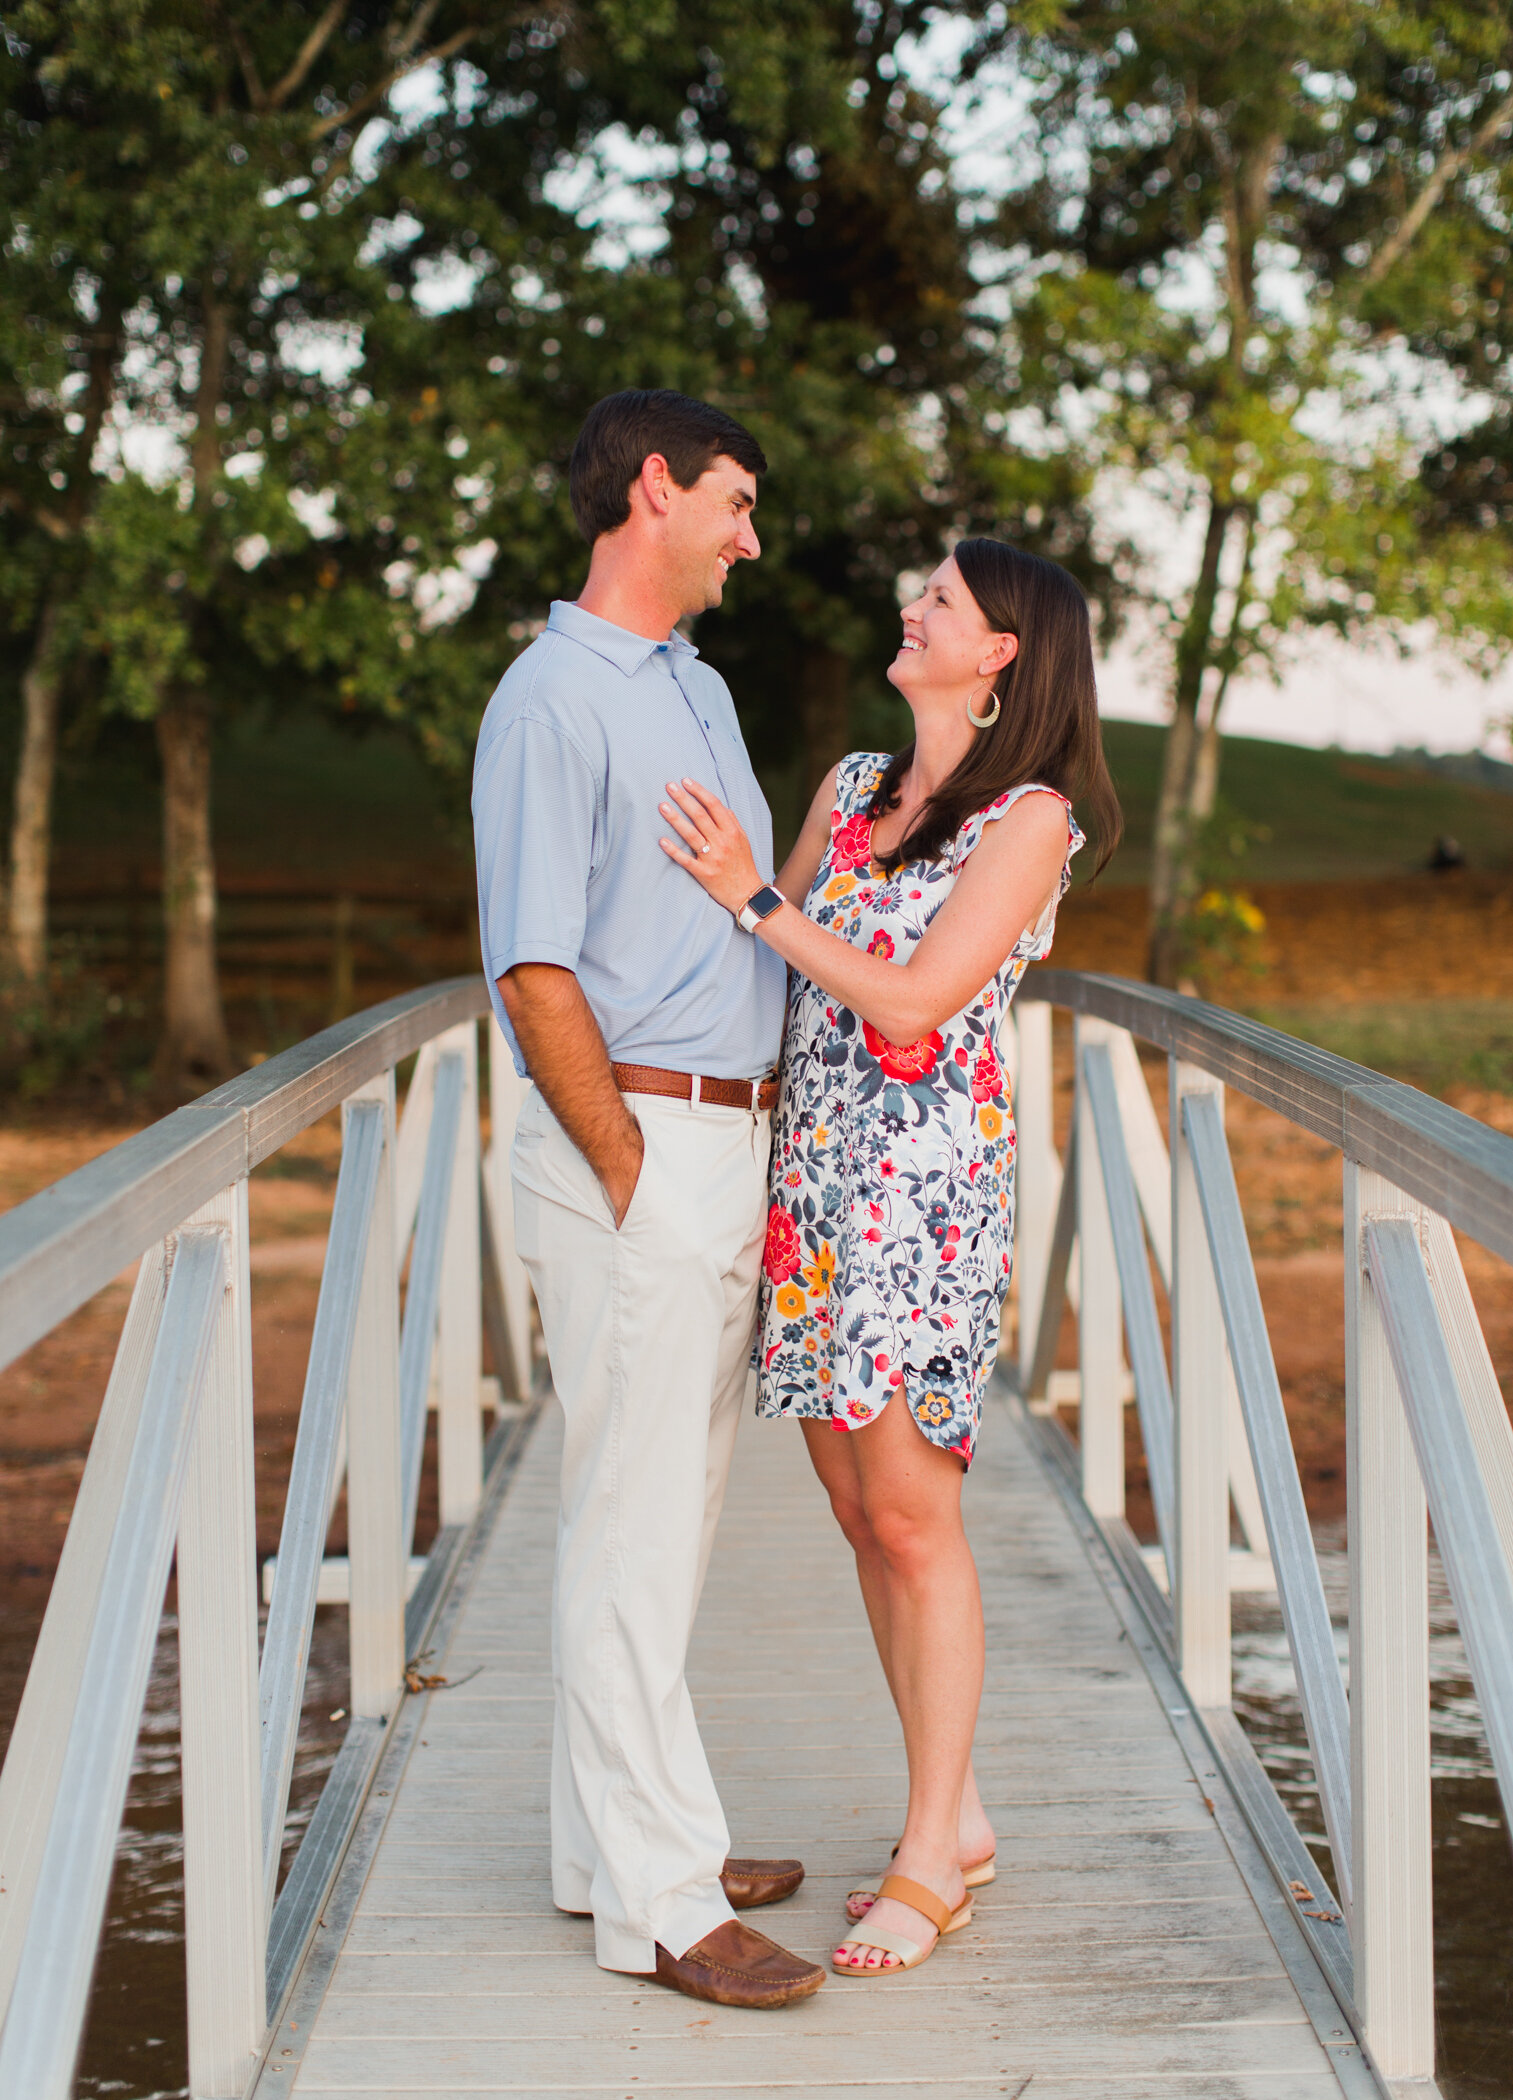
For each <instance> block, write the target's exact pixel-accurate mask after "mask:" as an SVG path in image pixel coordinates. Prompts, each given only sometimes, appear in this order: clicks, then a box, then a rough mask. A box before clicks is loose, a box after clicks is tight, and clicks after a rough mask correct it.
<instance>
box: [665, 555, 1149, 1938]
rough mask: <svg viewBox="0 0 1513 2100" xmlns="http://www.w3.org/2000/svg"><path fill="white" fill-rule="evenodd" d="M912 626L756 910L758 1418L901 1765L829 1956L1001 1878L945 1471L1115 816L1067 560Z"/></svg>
mask: <svg viewBox="0 0 1513 2100" xmlns="http://www.w3.org/2000/svg"><path fill="white" fill-rule="evenodd" d="M902 618H903V640H902V644H901V646H900V648H899V652H898V655H897V657H896V658H895V659H894V662H893V664H892V666H891V668H890V670H889V672H888V677H889V679H890V680H891V681H892V683H893V684H894V685H895V686H896V687H897V688H898V690H899V692H900V693H901V694H902V695H903V697H904V699H905V700H906V701H907V702H908V704H909V708H910V711H911V712H912V714H913V717H914V741H913V742H912V743H911V744H910V745H908V746H907V747H906V748H905V749H904V750H902V751H900V752H899V753H898V754H897V755H896V756H895V757H893V758H891V759H890V758H889V757H888V756H887V754H886V753H883V754H877V753H871V752H858V753H854V754H853V755H852V756H851V757H849V758H846V759H843V760H842V761H841V763H840V764H839V765H838V766H837V767H836V768H835V769H834V771H833V772H832V773H831V774H830V775H829V776H828V777H827V779H826V780H825V782H824V783H823V785H822V786H821V788H820V791H819V793H818V794H817V795H816V796H815V799H814V803H813V805H812V807H811V808H810V811H809V815H808V817H807V818H806V820H805V823H804V827H803V830H802V832H801V833H800V835H799V839H798V843H797V844H796V845H795V847H794V849H793V851H792V853H791V854H790V855H789V857H788V859H787V861H786V863H785V864H784V866H783V868H782V870H781V872H780V874H779V876H778V883H777V887H778V890H780V891H781V892H782V893H783V898H784V900H785V901H783V902H781V903H780V904H777V905H776V906H775V908H771V909H769V911H768V916H766V917H762V918H760V920H759V922H758V923H756V928H755V931H756V937H757V938H759V939H761V940H764V941H766V942H768V943H769V944H770V945H771V946H772V947H773V948H774V949H775V950H776V951H777V953H778V954H779V955H781V956H783V958H784V959H785V960H786V961H787V962H788V964H789V965H790V968H791V972H792V976H791V984H790V995H789V1009H788V1022H787V1030H786V1035H785V1041H784V1053H783V1078H782V1094H781V1098H780V1100H779V1104H778V1111H777V1118H776V1122H775V1125H774V1129H773V1152H772V1205H771V1210H770V1213H769V1220H768V1238H767V1249H766V1256H765V1260H764V1272H765V1273H764V1281H763V1285H762V1299H761V1323H760V1327H759V1331H758V1338H757V1346H758V1358H757V1361H758V1375H759V1392H758V1410H759V1412H760V1413H762V1414H763V1415H767V1416H770V1417H775V1416H793V1417H796V1418H797V1419H799V1420H800V1421H801V1422H802V1424H803V1430H804V1437H805V1440H806V1442H807V1444H808V1447H809V1455H810V1458H811V1460H812V1461H813V1464H814V1469H815V1471H816V1472H817V1473H818V1475H819V1477H820V1479H821V1481H822V1482H823V1484H824V1486H825V1488H826V1490H827V1492H828V1494H829V1496H830V1502H831V1506H832V1508H833V1509H834V1511H835V1514H836V1517H837V1518H838V1520H839V1522H840V1525H841V1528H842V1530H843V1531H844V1532H845V1534H846V1537H847V1539H848V1540H849V1541H850V1543H851V1545H852V1547H853V1548H854V1550H855V1553H856V1562H857V1572H858V1575H859V1577H860V1580H861V1587H862V1594H863V1597H864V1598H865V1600H866V1606H867V1613H868V1617H869V1619H870V1621H871V1625H872V1632H873V1637H874V1639H875V1640H876V1642H877V1650H878V1654H879V1656H880V1658H881V1660H882V1665H883V1668H884V1670H885V1672H886V1673H887V1677H888V1684H889V1688H890V1690H891V1691H892V1694H893V1699H894V1703H895V1704H896V1706H897V1708H898V1713H899V1718H900V1721H901V1722H902V1724H903V1731H904V1743H905V1747H906V1750H907V1753H908V1761H909V1809H908V1816H907V1818H906V1820H905V1824H904V1832H903V1836H902V1838H901V1839H900V1841H899V1844H898V1846H897V1849H896V1853H895V1868H896V1871H895V1872H894V1873H892V1874H890V1875H889V1876H888V1877H887V1878H886V1879H885V1880H884V1881H883V1882H882V1884H881V1889H880V1893H879V1894H878V1896H877V1898H876V1900H875V1901H873V1900H872V1892H871V1891H870V1890H858V1891H855V1892H854V1893H853V1896H852V1899H851V1901H850V1903H849V1905H848V1909H849V1911H850V1914H851V1916H852V1918H853V1919H855V1920H856V1921H857V1923H856V1926H855V1929H854V1930H853V1931H852V1932H851V1933H850V1934H849V1935H848V1936H847V1938H846V1939H845V1940H843V1941H842V1942H841V1944H840V1945H839V1946H838V1947H837V1948H836V1950H835V1953H834V1956H833V1957H832V1960H833V1966H834V1968H835V1970H836V1972H837V1973H838V1974H840V1975H843V1976H845V1975H851V1976H855V1975H875V1974H888V1973H893V1972H896V1971H900V1970H902V1969H906V1968H914V1967H916V1966H917V1965H918V1964H919V1963H920V1962H921V1961H923V1960H925V1959H926V1958H927V1957H928V1956H929V1955H930V1954H931V1953H932V1952H933V1951H934V1948H935V1945H936V1941H937V1939H938V1937H939V1936H940V1935H941V1934H942V1933H945V1932H950V1931H954V1930H956V1929H957V1928H958V1927H959V1926H961V1925H964V1924H966V1923H967V1921H968V1919H969V1918H970V1917H971V1908H972V1899H971V1895H970V1893H969V1889H970V1888H971V1887H980V1886H981V1885H982V1884H983V1883H984V1882H986V1881H990V1880H991V1879H992V1878H993V1865H992V1862H993V1852H994V1837H993V1831H992V1828H991V1826H990V1824H989V1822H988V1819H987V1816H986V1814H985V1812H984V1810H983V1806H982V1803H981V1800H980V1798H979V1796H978V1791H977V1785H976V1781H975V1779H974V1777H973V1773H972V1765H971V1753H972V1734H973V1730H974V1728H975V1726H976V1720H977V1708H978V1702H979V1699H980V1696H981V1691H982V1671H983V1621H982V1603H981V1598H980V1595H979V1591H978V1584H977V1570H976V1567H975V1565H974V1563H973V1560H972V1554H971V1549H970V1547H969V1546H968V1544H967V1540H966V1535H965V1532H964V1530H963V1527H962V1521H961V1485H962V1478H963V1475H964V1473H965V1471H966V1469H967V1467H968V1466H969V1465H970V1464H971V1461H972V1453H973V1448H974V1446H975V1444H976V1440H977V1429H978V1423H979V1420H980V1418H981V1412H982V1394H983V1388H984V1386H985V1384H986V1381H987V1378H988V1375H989V1373H990V1371H991V1369H992V1366H993V1360H994V1356H995V1354H996V1351H997V1346H998V1328H999V1317H1000V1312H1001V1308H1002V1304H1003V1299H1004V1294H1005V1293H1006V1291H1007V1289H1008V1284H1009V1270H1010V1263H1011V1259H1012V1252H1013V1220H1014V1207H1013V1155H1014V1126H1013V1121H1012V1118H1011V1115H1010V1110H1009V1100H1008V1088H1007V1084H1006V1082H1005V1079H1004V1076H1003V1067H1002V1062H1001V1058H1000V1055H999V1044H998V1030H999V1028H1000V1025H1001V1022H1002V1019H1003V1015H1004V1012H1005V1010H1006V1008H1007V1006H1008V1003H1009V1000H1010V998H1011V997H1012V996H1013V992H1014V988H1015V986H1016V985H1017V984H1018V982H1019V979H1020V977H1021V976H1022V975H1023V972H1024V968H1025V965H1026V963H1028V962H1031V961H1035V960H1038V959H1039V958H1040V957H1041V956H1043V955H1045V954H1046V953H1048V951H1049V949H1050V945H1051V935H1052V931H1053V929H1054V925H1055V918H1056V907H1057V904H1058V903H1059V901H1060V898H1061V896H1062V894H1063V892H1064V891H1065V889H1066V886H1067V882H1068V880H1069V874H1070V870H1069V863H1070V860H1071V856H1072V854H1073V853H1075V852H1076V851H1077V850H1078V848H1079V847H1080V846H1081V845H1082V843H1083V837H1082V833H1081V831H1080V830H1079V829H1078V827H1077V824H1076V823H1075V821H1074V820H1073V817H1072V814H1071V797H1072V796H1073V795H1074V794H1078V793H1080V794H1082V795H1084V796H1085V798H1086V801H1087V804H1088V806H1089V807H1090V808H1091V810H1092V812H1093V815H1094V818H1095V821H1096V823H1097V826H1098V831H1099V836H1100V845H1101V857H1100V861H1099V866H1100V867H1101V866H1102V864H1103V862H1104V861H1106V860H1107V858H1108V856H1109V854H1110V853H1111V852H1112V850H1113V848H1114V845H1115V844H1116V843H1117V840H1118V836H1119V831H1120V828H1121V827H1120V816H1119V806H1118V803H1117V801H1116V799H1115V796H1114V791H1113V787H1112V785H1111V783H1110V781H1109V777H1108V773H1107V770H1106V768H1105V766H1104V762H1103V753H1102V746H1101V742H1100V738H1099V731H1098V707H1097V694H1096V690H1095V685H1094V677H1093V656H1092V644H1091V635H1090V631H1089V623H1088V613H1087V606H1086V603H1085V601H1084V599H1083V596H1082V593H1081V591H1080V590H1079V589H1078V587H1077V585H1076V584H1075V583H1074V582H1073V580H1072V578H1071V577H1070V576H1069V575H1068V574H1067V573H1066V571H1065V570H1064V569H1061V568H1058V567H1057V566H1056V564H1055V563H1053V562H1048V561H1042V560H1041V559H1039V557H1038V556H1035V555H1032V554H1026V553H1023V552H1021V551H1020V550H1019V549H1018V548H1015V547H1010V546H1007V545H1005V544H1004V543H1003V542H1002V541H999V540H989V539H972V540H963V541H961V542H960V543H959V545H958V546H957V547H956V549H955V551H954V553H953V554H952V555H951V556H950V557H949V558H948V559H947V560H945V561H943V562H942V563H941V565H940V567H939V568H938V569H937V570H936V571H935V573H934V575H933V576H932V577H931V578H930V580H929V582H928V584H927V585H926V586H925V589H924V591H923V592H922V593H921V595H920V596H919V597H918V598H917V599H915V600H914V602H913V603H912V604H910V605H907V606H905V607H904V609H903V614H902ZM668 794H669V797H670V798H671V799H670V800H669V801H668V802H664V803H662V804H661V805H660V808H661V813H662V815H663V817H664V818H665V819H666V820H667V821H668V822H669V823H670V824H671V825H672V827H673V828H674V829H675V830H676V831H677V833H678V840H677V841H674V840H669V839H664V840H663V841H662V844H663V846H664V848H665V850H666V851H667V852H668V853H669V854H670V855H671V856H672V858H673V859H674V860H676V861H678V862H679V864H680V865H681V866H682V867H684V868H686V869H687V870H688V872H689V874H690V875H692V876H693V877H694V878H695V880H696V881H698V882H700V883H701V884H702V885H703V887H704V888H705V889H706V890H707V891H708V892H709V894H710V895H711V896H712V897H714V898H716V899H717V900H718V901H719V902H720V903H721V904H723V905H725V906H727V907H728V908H729V909H730V910H731V911H733V912H735V913H737V914H739V913H740V912H741V911H742V909H743V907H746V906H747V903H748V900H751V907H752V909H751V910H748V912H747V917H746V920H745V921H744V922H743V923H747V924H748V925H749V924H751V923H752V915H753V912H754V911H760V910H762V909H766V908H768V907H769V906H771V905H772V903H773V900H772V898H771V896H770V893H769V896H768V898H767V900H766V901H765V903H763V902H759V901H758V900H757V899H756V898H755V896H754V895H753V893H754V892H755V891H757V889H758V888H759V885H760V882H761V877H760V875H759V873H758V871H757V868H756V866H755V863H754V862H753V860H752V856H751V852H750V848H749V847H748V845H747V842H746V838H745V835H744V833H743V832H742V831H741V828H740V826H739V825H738V824H737V823H736V821H735V820H734V818H733V817H732V816H731V815H730V813H729V811H728V810H726V809H725V808H724V807H723V805H722V804H721V803H720V802H719V801H717V800H716V798H715V797H714V796H712V795H711V794H710V793H709V792H708V791H707V790H706V789H705V788H703V787H701V786H699V785H698V783H697V782H694V781H688V780H685V781H683V782H682V783H681V784H677V785H674V784H673V783H669V786H668ZM799 898H803V899H804V902H803V905H802V907H800V906H799V905H798V903H797V902H790V901H786V900H790V899H791V900H796V899H799ZM894 1400H897V1401H898V1403H899V1404H898V1405H896V1406H894V1405H890V1404H889V1403H890V1402H892V1401H894ZM837 1430H839V1431H846V1432H849V1434H844V1435H836V1434H834V1433H833V1432H835V1431H837Z"/></svg>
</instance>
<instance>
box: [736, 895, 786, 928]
mask: <svg viewBox="0 0 1513 2100" xmlns="http://www.w3.org/2000/svg"><path fill="white" fill-rule="evenodd" d="M787 902H788V899H787V898H786V897H785V896H784V895H783V893H782V891H781V890H779V889H774V888H773V886H772V884H771V883H770V882H764V883H763V884H762V887H761V888H760V889H759V890H753V891H752V893H751V895H750V896H749V897H748V898H747V899H746V902H745V903H744V904H743V905H742V906H741V908H740V910H739V911H738V912H737V913H736V919H737V920H738V922H739V923H740V924H741V925H742V926H744V927H745V929H746V931H747V932H748V933H755V932H756V930H757V928H758V926H760V925H761V923H762V921H763V919H770V918H771V917H772V914H773V913H774V912H775V911H781V909H782V908H783V906H784V905H785V904H786V903H787Z"/></svg>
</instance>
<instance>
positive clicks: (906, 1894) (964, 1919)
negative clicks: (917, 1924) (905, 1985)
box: [830, 1874, 972, 1976]
mask: <svg viewBox="0 0 1513 2100" xmlns="http://www.w3.org/2000/svg"><path fill="white" fill-rule="evenodd" d="M877 1893H878V1897H879V1899H881V1898H882V1897H884V1896H891V1897H892V1898H893V1899H894V1901H895V1902H898V1903H907V1904H908V1906H909V1908H910V1910H917V1911H918V1912H919V1914H920V1916H921V1917H922V1918H927V1919H928V1920H929V1922H930V1923H931V1924H932V1925H933V1926H934V1927H935V1930H936V1932H937V1933H938V1934H939V1938H938V1939H937V1940H936V1941H935V1943H934V1945H932V1946H929V1947H921V1946H920V1944H919V1942H918V1941H917V1940H911V1939H906V1938H905V1936H904V1935H903V1933H901V1932H889V1931H888V1930H887V1929H886V1927H884V1926H881V1925H873V1926H871V1927H869V1928H868V1929H867V1930H865V1931H861V1932H848V1933H847V1935H846V1937H845V1938H844V1939H843V1940H842V1941H841V1943H840V1946H839V1947H837V1948H836V1950H835V1954H832V1955H831V1957H830V1967H831V1969H832V1970H833V1971H834V1973H835V1974H836V1975H837V1976H901V1975H902V1974H903V1972H904V1970H905V1969H917V1968H918V1967H919V1965H920V1963H921V1962H924V1961H928V1960H929V1959H930V1956H931V1955H932V1954H933V1953H934V1952H935V1948H936V1947H938V1946H939V1945H940V1942H941V1940H943V1939H944V1938H945V1936H946V1934H947V1933H948V1932H960V1930H961V1928H962V1926H963V1925H970V1924H971V1922H972V1898H971V1896H970V1895H969V1896H968V1897H967V1900H966V1901H965V1903H963V1904H962V1906H961V1908H960V1910H952V1909H951V1907H950V1905H949V1904H948V1903H944V1902H942V1900H941V1898H940V1897H939V1896H937V1895H936V1893H935V1891H934V1890H933V1889H927V1888H926V1887H925V1885H924V1883H923V1882H920V1881H911V1880H910V1879H909V1877H908V1875H907V1874H889V1875H888V1876H887V1877H886V1879H885V1880H884V1882H883V1885H882V1887H881V1888H880V1889H879V1890H878V1892H877ZM873 1947H875V1948H877V1949H878V1951H879V1952H880V1953H882V1954H896V1955H897V1956H898V1960H897V1962H896V1963H895V1964H894V1965H893V1966H892V1967H888V1966H886V1965H880V1966H879V1967H878V1968H875V1969H863V1968H857V1967H855V1966H853V1964H852V1963H850V1962H844V1961H837V1959H836V1955H839V1954H843V1953H845V1952H846V1951H847V1949H849V1948H865V1949H870V1948H873Z"/></svg>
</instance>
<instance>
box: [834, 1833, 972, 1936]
mask: <svg viewBox="0 0 1513 2100" xmlns="http://www.w3.org/2000/svg"><path fill="white" fill-rule="evenodd" d="M893 1850H894V1854H895V1855H897V1852H898V1847H897V1845H895V1846H894V1847H893ZM997 1858H998V1855H997V1853H996V1852H990V1853H989V1854H988V1856H987V1858H986V1859H980V1860H978V1862H977V1864H976V1865H975V1866H972V1867H963V1868H962V1870H961V1878H962V1880H963V1881H964V1882H965V1883H966V1885H967V1887H968V1888H969V1889H985V1888H986V1887H987V1886H988V1884H989V1882H991V1881H996V1880H997V1878H998V1868H997V1865H996V1861H997ZM884 1879H885V1877H884V1876H882V1875H879V1877H878V1878H877V1880H876V1881H859V1882H858V1883H857V1884H856V1887H855V1888H854V1889H847V1891H846V1914H847V1916H848V1917H850V1918H853V1919H861V1918H864V1917H865V1916H866V1915H867V1912H868V1911H869V1910H870V1909H871V1908H872V1905H873V1904H874V1903H875V1902H876V1901H877V1899H878V1896H879V1895H880V1894H881V1892H882V1886H883V1881H884ZM864 1899H865V1900H864ZM853 1903H861V1905H862V1908H861V1909H860V1910H852V1908H851V1906H852V1904H853Z"/></svg>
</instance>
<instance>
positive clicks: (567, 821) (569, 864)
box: [473, 715, 600, 985]
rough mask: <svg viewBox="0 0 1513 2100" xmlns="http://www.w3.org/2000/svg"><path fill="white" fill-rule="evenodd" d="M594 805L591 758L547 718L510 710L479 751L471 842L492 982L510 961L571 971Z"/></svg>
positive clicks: (584, 906)
mask: <svg viewBox="0 0 1513 2100" xmlns="http://www.w3.org/2000/svg"><path fill="white" fill-rule="evenodd" d="M599 804H600V792H599V782H598V779H597V777H596V775H595V773H594V770H593V768H592V766H591V765H590V763H589V761H588V759H587V758H586V757H585V756H584V754H583V753H582V752H581V751H580V750H579V749H578V747H577V745H576V744H575V743H573V742H572V741H571V739H569V738H568V737H566V736H564V735H563V733H562V731H561V730H560V729H558V728H556V727H555V726H554V725H553V724H552V723H549V722H542V721H538V720H535V719H533V718H532V717H530V716H519V715H517V716H516V717H515V718H514V719H513V720H512V721H510V722H507V723H506V724H505V725H504V727H503V728H502V729H501V730H500V732H499V734H498V735H497V736H496V737H494V738H492V739H491V740H490V741H489V743H488V744H487V745H486V746H483V747H481V748H480V750H479V753H478V759H477V763H476V765H475V768H474V773H473V840H474V848H475V851H476V854H477V859H478V930H479V936H480V941H481V945H482V949H483V965H484V969H485V971H486V972H487V974H488V979H489V983H490V985H493V984H494V983H495V982H496V980H497V979H498V978H500V977H502V976H503V975H504V973H505V972H506V971H507V970H511V969H513V968H514V966H515V964H516V963H522V962H544V963H556V964H558V965H560V966H561V967H562V968H563V969H567V970H571V969H574V968H576V966H577V962H578V957H579V954H580V952H581V950H582V946H583V933H584V927H585V925H586V923H587V913H588V882H589V877H590V875H591V874H592V872H593V863H594V839H595V829H596V820H597V817H598V814H599Z"/></svg>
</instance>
